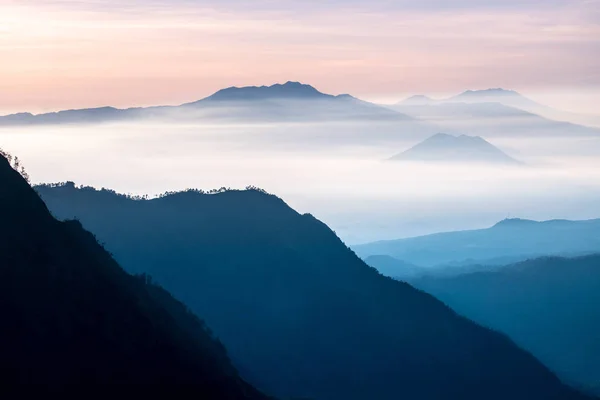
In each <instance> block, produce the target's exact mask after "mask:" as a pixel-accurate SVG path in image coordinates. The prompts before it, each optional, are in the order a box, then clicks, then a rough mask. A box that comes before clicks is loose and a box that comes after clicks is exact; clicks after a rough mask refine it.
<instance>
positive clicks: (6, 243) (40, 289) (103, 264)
mask: <svg viewBox="0 0 600 400" xmlns="http://www.w3.org/2000/svg"><path fill="white" fill-rule="evenodd" d="M0 218H1V219H2V227H1V228H0V254H2V262H1V263H0V315H2V329H1V330H0V384H1V385H2V388H3V389H7V388H8V387H9V386H11V385H15V384H32V383H36V384H44V385H45V387H46V388H48V387H50V386H52V387H61V388H62V389H67V388H68V389H72V388H74V387H73V386H68V385H71V384H82V385H97V384H109V383H120V384H155V385H167V386H169V387H171V386H172V385H175V384H177V385H185V388H186V391H187V392H189V394H191V395H194V396H195V397H196V398H206V399H208V398H210V399H264V398H265V397H264V396H262V395H261V394H260V393H259V392H258V391H256V390H255V389H254V388H252V387H251V386H250V385H248V384H247V383H245V382H244V381H243V380H242V379H240V378H239V376H238V374H237V372H236V370H235V369H234V368H233V367H232V365H231V363H230V361H229V359H228V356H227V354H226V352H225V349H224V347H223V345H222V344H221V343H220V342H219V341H217V340H215V339H214V338H213V336H212V334H211V333H210V331H209V330H208V328H207V327H206V326H205V325H204V323H203V322H202V321H201V320H199V319H198V318H197V317H195V316H194V315H193V314H191V313H190V312H189V311H188V310H187V308H186V307H185V306H184V305H183V304H181V303H180V302H178V301H177V300H175V299H174V298H173V297H171V295H170V294H169V293H168V292H166V291H165V290H163V289H162V288H160V287H159V286H157V285H154V284H152V283H150V281H149V278H148V277H147V276H138V277H134V276H131V275H129V274H127V273H126V272H124V271H123V270H122V269H121V268H120V267H119V265H117V263H116V262H115V261H114V260H113V259H112V258H111V256H110V255H109V253H108V252H106V251H105V250H104V249H103V248H102V247H101V246H100V245H98V243H97V242H96V240H95V238H94V236H93V235H92V234H90V233H89V232H87V231H85V230H84V229H83V228H82V227H81V224H80V223H79V222H76V221H68V222H59V221H57V220H55V219H54V218H53V217H52V216H51V215H50V213H49V212H48V210H47V208H46V206H45V205H44V203H43V202H42V200H41V199H40V198H39V197H38V195H37V194H36V193H35V192H34V190H33V189H32V188H31V187H30V186H29V185H28V184H27V183H26V182H25V180H24V179H23V178H22V177H21V176H20V175H19V173H18V172H17V171H15V170H14V169H12V168H11V166H10V165H9V163H8V162H7V160H6V159H5V158H4V157H0ZM152 386H153V385H152ZM178 387H180V388H183V386H178ZM156 390H157V389H156V388H154V387H152V388H149V387H148V386H147V385H144V386H139V387H137V389H136V393H138V394H139V393H144V394H152V393H156ZM169 393H170V394H171V395H173V394H177V393H178V389H177V388H176V387H171V389H169Z"/></svg>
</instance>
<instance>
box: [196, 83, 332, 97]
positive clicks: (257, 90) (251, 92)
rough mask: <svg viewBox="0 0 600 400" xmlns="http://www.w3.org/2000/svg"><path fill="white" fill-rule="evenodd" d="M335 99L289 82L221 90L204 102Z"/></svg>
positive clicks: (310, 88)
mask: <svg viewBox="0 0 600 400" xmlns="http://www.w3.org/2000/svg"><path fill="white" fill-rule="evenodd" d="M320 97H326V98H330V97H333V96H331V95H327V94H324V93H322V92H320V91H318V90H317V89H315V88H314V87H313V86H311V85H307V84H304V83H300V82H294V81H287V82H286V83H283V84H281V83H276V84H274V85H271V86H244V87H237V86H232V87H228V88H226V89H221V90H219V91H217V92H216V93H214V94H213V95H211V96H209V97H207V98H206V99H204V100H210V101H245V100H265V99H314V98H320Z"/></svg>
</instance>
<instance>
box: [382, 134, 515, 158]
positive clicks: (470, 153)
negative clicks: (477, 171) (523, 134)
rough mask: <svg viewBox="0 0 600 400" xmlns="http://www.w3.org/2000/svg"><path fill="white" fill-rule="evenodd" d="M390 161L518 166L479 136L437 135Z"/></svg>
mask: <svg viewBox="0 0 600 400" xmlns="http://www.w3.org/2000/svg"><path fill="white" fill-rule="evenodd" d="M390 160H391V161H423V162H429V161H431V162H451V163H455V162H456V163H485V164H505V165H519V164H520V163H519V162H518V161H517V160H515V159H514V158H511V157H509V156H508V155H506V154H505V153H503V152H502V151H501V150H500V149H498V148H497V147H495V146H493V145H492V144H491V143H489V142H487V141H486V140H485V139H483V138H481V137H479V136H467V135H460V136H452V135H448V134H445V133H438V134H436V135H434V136H431V137H429V138H427V139H425V140H424V141H422V142H420V143H418V144H416V145H415V146H413V147H411V148H410V149H408V150H406V151H404V152H402V153H400V154H397V155H395V156H393V157H392V158H390Z"/></svg>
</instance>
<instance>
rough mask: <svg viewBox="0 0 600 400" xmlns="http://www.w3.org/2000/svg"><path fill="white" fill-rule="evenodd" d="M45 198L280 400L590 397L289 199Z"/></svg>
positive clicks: (252, 195)
mask: <svg viewBox="0 0 600 400" xmlns="http://www.w3.org/2000/svg"><path fill="white" fill-rule="evenodd" d="M37 190H38V192H39V193H41V194H42V197H43V198H44V199H45V200H46V201H47V202H48V204H49V205H50V209H52V211H53V212H54V213H55V214H56V215H58V216H59V217H69V218H70V217H73V216H76V217H78V218H79V219H80V220H81V221H82V223H83V224H84V225H85V226H87V227H89V228H91V229H92V230H93V231H94V232H95V233H96V234H97V235H98V237H99V238H100V239H101V240H103V241H106V243H107V247H108V248H109V249H110V250H111V251H112V252H113V253H114V254H115V256H116V257H117V259H119V260H120V261H121V262H123V264H124V265H127V266H128V268H130V270H132V271H137V272H147V273H150V274H151V275H152V276H153V277H155V278H156V279H157V280H158V282H159V283H161V284H164V285H165V287H166V288H167V289H171V290H173V291H174V292H175V293H176V294H177V295H178V296H179V297H180V298H181V299H182V300H184V301H185V302H186V303H187V304H189V305H190V307H191V308H192V310H194V311H196V312H197V313H198V314H201V315H203V316H204V318H206V321H207V323H208V324H209V325H210V326H211V327H212V329H214V331H215V333H216V334H217V335H218V336H219V337H220V338H221V340H222V341H223V343H224V344H225V345H226V346H227V348H228V349H229V352H230V355H231V358H232V359H233V360H234V362H235V364H236V366H238V368H240V369H241V370H243V371H248V372H249V375H248V378H250V377H252V379H256V380H255V381H254V380H251V382H253V383H255V384H258V382H260V385H259V388H260V389H262V390H265V391H267V392H269V393H273V394H275V395H278V396H281V397H284V398H285V397H290V396H292V397H294V396H295V397H298V396H300V397H307V398H326V399H335V400H338V399H340V400H341V399H345V400H354V399H356V400H359V399H360V400H362V399H365V398H377V399H380V400H387V399H390V400H391V399H397V398H398V397H406V398H420V399H425V400H430V399H431V400H433V399H436V400H437V399H444V398H448V396H454V397H455V398H463V399H471V398H473V399H475V398H481V397H482V396H484V397H486V398H488V399H498V400H500V399H505V398H507V396H508V397H510V398H516V399H525V398H527V399H529V398H532V396H533V397H536V396H537V397H538V398H549V399H556V400H559V399H560V400H564V399H569V398H571V397H573V396H575V398H577V397H579V395H576V394H575V393H573V392H570V391H569V390H568V389H566V388H564V387H562V386H561V385H560V383H559V381H558V380H557V379H556V378H555V377H553V375H552V374H550V373H549V371H548V370H547V369H546V368H545V367H543V366H542V365H541V364H539V363H538V362H537V361H536V360H535V359H534V358H533V357H531V355H529V354H528V353H526V352H522V351H521V350H519V349H518V348H516V347H514V345H513V344H512V343H511V342H510V341H509V340H508V339H507V338H506V337H504V336H502V335H499V334H497V333H495V332H492V331H489V330H487V329H485V328H482V327H480V326H477V325H475V324H473V323H472V322H470V321H468V320H466V319H464V318H462V317H459V316H457V315H456V314H455V313H454V312H453V311H452V310H450V309H449V308H448V307H446V306H445V305H443V304H442V303H440V302H439V301H437V300H436V299H434V298H433V297H431V296H429V295H426V294H425V293H423V292H421V291H417V290H414V289H413V288H412V287H410V286H409V285H407V284H405V283H400V282H395V281H394V280H392V279H390V278H386V277H384V276H382V275H380V274H379V273H377V271H375V270H374V269H373V268H370V267H368V266H367V265H366V264H364V263H363V262H362V261H361V260H360V259H358V258H357V256H356V255H355V254H354V252H352V251H351V250H350V249H349V248H348V247H347V246H346V245H345V244H344V243H343V242H342V241H341V240H340V239H339V238H338V237H337V236H336V235H335V233H334V232H332V231H331V230H330V229H329V228H328V227H327V226H326V225H325V224H324V223H322V222H321V221H319V220H317V219H316V218H314V217H313V216H311V215H310V214H303V215H301V214H299V213H297V212H296V211H295V210H293V209H291V208H289V207H288V206H287V205H286V204H285V202H283V200H280V199H279V200H276V199H278V198H277V197H276V196H275V197H268V196H269V195H267V194H265V193H261V192H256V191H239V192H231V193H229V192H223V193H220V194H217V195H202V194H195V195H192V194H190V195H189V196H175V197H172V196H173V195H167V196H166V197H164V198H159V199H154V200H133V199H126V198H125V199H124V198H123V197H117V196H115V195H112V194H111V193H110V192H108V191H102V192H101V191H97V190H94V189H88V190H82V189H77V188H75V187H74V186H69V187H67V186H60V187H54V188H52V187H37ZM100 195H102V197H99V196H100ZM107 196H108V197H107ZM111 196H112V197H111ZM110 198H112V199H113V200H112V201H111V200H110ZM224 199H225V200H227V201H226V202H224V201H223V200H224ZM265 201H266V202H267V203H268V204H267V203H265ZM273 202H276V203H273ZM157 228H158V229H157ZM141 249H144V251H140V250H141ZM160 260H163V261H160ZM165 260H168V265H169V268H163V267H162V266H161V264H162V263H163V262H164V261H165ZM240 332H244V333H245V335H244V336H243V337H242V336H240ZM281 359H285V360H286V361H287V363H286V368H285V369H284V368H281V367H279V366H278V360H281ZM432 371H436V372H435V373H432ZM557 385H558V386H557ZM491 388H493V389H491ZM484 394H485V395H484Z"/></svg>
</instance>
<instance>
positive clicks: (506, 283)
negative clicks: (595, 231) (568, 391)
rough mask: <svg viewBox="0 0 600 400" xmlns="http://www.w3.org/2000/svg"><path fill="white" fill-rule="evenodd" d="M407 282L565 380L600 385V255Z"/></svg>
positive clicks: (594, 385)
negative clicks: (505, 338) (503, 336)
mask: <svg viewBox="0 0 600 400" xmlns="http://www.w3.org/2000/svg"><path fill="white" fill-rule="evenodd" d="M410 282H411V284H413V285H415V286H416V287H418V288H420V289H422V290H425V291H426V292H428V293H431V294H433V295H434V296H436V297H437V298H438V299H440V300H442V301H443V302H445V303H446V304H448V305H449V306H451V307H452V308H453V309H454V310H456V311H457V312H459V313H461V314H463V315H465V316H467V317H468V318H471V319H473V320H474V321H477V322H479V323H480V324H482V325H484V326H489V327H491V328H493V329H497V330H499V331H501V332H504V333H506V334H508V335H509V336H510V337H511V338H512V339H513V340H514V341H515V342H516V343H517V344H519V345H520V346H522V347H523V348H525V349H527V350H529V351H531V352H532V353H533V354H534V355H535V356H536V357H538V358H539V359H540V360H541V361H542V362H544V363H545V364H546V365H548V366H549V367H550V368H551V369H553V370H554V371H555V372H557V373H558V374H559V376H560V377H562V378H563V379H565V380H566V381H568V382H571V383H573V384H576V385H577V386H580V387H586V388H590V389H591V388H598V387H600V385H599V384H600V342H599V341H598V338H597V332H598V331H600V313H598V306H599V305H600V256H598V255H591V256H585V257H579V258H573V259H566V258H541V259H536V260H530V261H525V262H522V263H518V264H514V265H509V266H505V267H503V268H501V269H498V270H496V271H487V272H478V273H472V274H464V275H460V276H456V277H450V278H440V277H437V278H434V277H421V278H419V279H412V280H410ZM598 393H600V392H598Z"/></svg>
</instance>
